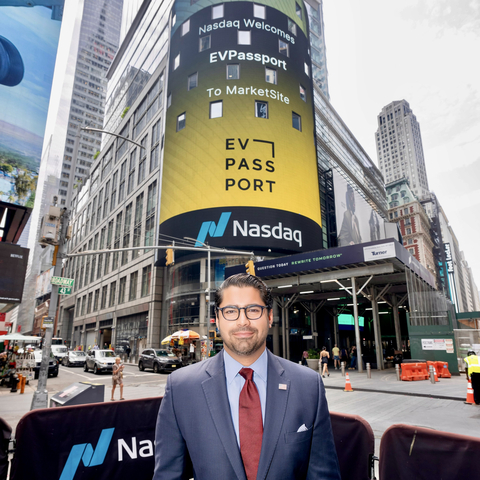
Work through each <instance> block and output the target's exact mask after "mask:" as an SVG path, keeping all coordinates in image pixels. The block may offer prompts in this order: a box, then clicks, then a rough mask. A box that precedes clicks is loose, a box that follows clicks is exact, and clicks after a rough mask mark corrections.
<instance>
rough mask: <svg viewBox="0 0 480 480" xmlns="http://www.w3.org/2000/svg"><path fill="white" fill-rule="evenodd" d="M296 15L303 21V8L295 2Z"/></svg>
mask: <svg viewBox="0 0 480 480" xmlns="http://www.w3.org/2000/svg"><path fill="white" fill-rule="evenodd" d="M295 13H296V14H297V16H298V18H299V19H300V20H301V19H302V7H301V6H300V5H299V4H298V3H297V2H295Z"/></svg>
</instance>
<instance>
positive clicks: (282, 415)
mask: <svg viewBox="0 0 480 480" xmlns="http://www.w3.org/2000/svg"><path fill="white" fill-rule="evenodd" d="M267 353H268V379H267V399H266V411H265V421H264V432H263V443H262V452H261V456H260V463H259V466H258V474H257V480H266V479H268V480H279V479H292V480H293V479H295V480H300V479H308V480H313V479H322V480H340V473H339V469H338V460H337V454H336V450H335V445H334V441H333V435H332V427H331V424H330V415H329V413H328V407H327V401H326V399H325V389H324V387H323V383H322V380H321V378H320V375H319V374H318V373H316V372H314V371H313V370H310V369H309V368H307V367H304V366H301V365H297V364H295V363H292V362H290V361H289V360H285V359H283V358H280V357H276V356H275V355H273V354H272V353H270V352H269V351H268V350H267ZM280 385H286V389H284V388H285V387H282V388H279V386H280ZM302 425H305V426H306V427H307V430H306V431H302V432H298V431H297V430H298V429H299V428H300V427H301V426H302ZM155 436H156V447H155V474H154V480H163V479H164V480H175V479H188V478H191V477H192V476H194V477H195V479H199V480H211V479H221V480H235V479H238V480H246V476H245V470H244V468H243V463H242V457H241V454H240V449H239V447H238V444H237V439H236V436H235V430H234V427H233V422H232V417H231V413H230V406H229V403H228V395H227V386H226V380H225V370H224V363H223V352H220V353H219V354H217V355H216V356H215V357H213V358H211V359H209V360H206V361H203V362H200V363H196V364H194V365H192V366H190V367H186V368H182V369H181V370H178V371H177V372H174V373H172V374H171V375H170V376H169V377H168V380H167V386H166V389H165V396H164V397H163V401H162V403H161V406H160V411H159V414H158V420H157V429H156V435H155ZM190 461H191V465H193V474H192V472H191V469H190V468H188V467H189V464H190Z"/></svg>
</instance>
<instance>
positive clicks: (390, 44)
mask: <svg viewBox="0 0 480 480" xmlns="http://www.w3.org/2000/svg"><path fill="white" fill-rule="evenodd" d="M323 5H324V7H323V8H324V12H323V13H324V22H325V37H326V39H325V41H326V45H327V67H328V83H329V90H330V101H331V103H332V105H333V107H334V108H335V110H337V112H338V113H339V114H340V116H341V117H342V119H343V120H344V122H345V123H346V124H347V126H348V127H349V129H350V130H351V131H352V133H353V134H354V135H355V136H356V138H357V140H358V141H359V142H360V144H361V145H362V146H363V148H364V149H365V150H366V152H367V153H368V154H369V156H370V158H371V159H372V160H373V161H374V162H375V163H376V164H377V165H378V161H377V154H376V150H375V138H374V135H375V131H376V129H377V115H378V114H379V113H380V111H381V109H382V107H384V106H385V105H387V104H389V103H391V102H392V101H394V100H402V99H405V100H406V101H407V102H409V104H410V107H411V108H412V110H413V113H414V114H415V116H416V117H417V120H418V121H419V123H420V128H421V133H422V140H423V149H424V154H425V161H426V167H427V177H428V183H429V187H430V190H432V191H434V192H435V193H436V195H437V197H438V198H439V201H440V203H441V205H442V206H443V209H444V211H445V213H446V215H447V217H448V220H449V222H450V225H451V226H452V228H453V230H454V232H455V234H456V236H457V239H458V241H459V243H460V248H461V249H462V250H463V251H464V252H465V256H466V259H467V261H468V263H469V265H470V266H471V267H472V269H473V274H474V276H475V281H476V284H477V287H479V288H480V253H479V250H480V249H479V243H480V208H479V207H480V62H479V56H480V0H401V1H398V0H362V1H360V0H323Z"/></svg>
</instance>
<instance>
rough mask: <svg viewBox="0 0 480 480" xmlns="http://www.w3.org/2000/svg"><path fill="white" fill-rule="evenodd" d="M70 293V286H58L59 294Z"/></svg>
mask: <svg viewBox="0 0 480 480" xmlns="http://www.w3.org/2000/svg"><path fill="white" fill-rule="evenodd" d="M71 293H72V287H59V289H58V294H59V295H70V294H71Z"/></svg>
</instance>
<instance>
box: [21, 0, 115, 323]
mask: <svg viewBox="0 0 480 480" xmlns="http://www.w3.org/2000/svg"><path fill="white" fill-rule="evenodd" d="M122 7H123V0H104V1H102V2H94V1H93V0H80V1H78V2H70V3H68V4H67V5H66V6H65V9H64V15H63V22H62V30H61V32H60V41H59V44H60V45H61V48H59V53H58V55H57V60H56V64H55V73H54V81H53V86H52V96H51V99H50V104H49V109H48V117H47V125H46V129H45V137H44V145H43V151H42V159H41V164H40V172H39V175H38V184H37V192H36V202H35V207H34V211H33V213H32V221H31V227H30V232H29V241H28V246H29V248H30V249H31V251H30V259H29V267H28V270H27V277H26V281H25V290H24V291H25V294H24V299H23V302H22V304H21V305H20V307H19V310H18V312H17V313H16V315H15V318H14V321H15V320H16V322H17V325H21V331H22V332H29V331H32V327H33V323H34V315H35V313H34V309H35V310H38V308H37V307H40V306H41V305H42V302H43V303H45V302H46V301H47V300H48V297H49V292H43V294H42V295H41V296H40V297H37V295H36V294H35V293H34V292H35V290H36V288H35V285H36V283H37V277H38V276H39V275H41V274H42V273H43V272H44V271H45V270H48V269H49V268H50V267H51V248H47V249H45V250H43V251H42V250H40V247H39V245H38V225H39V223H40V222H39V219H40V218H41V217H42V215H44V214H45V212H46V211H47V209H48V207H49V206H50V205H51V204H52V202H53V198H54V197H55V196H57V197H58V205H59V206H62V207H67V206H68V205H67V195H68V190H69V188H71V187H74V186H75V185H79V184H80V183H83V182H84V180H85V178H86V177H87V176H88V174H89V169H90V165H91V162H92V161H93V158H94V156H95V154H96V152H97V151H99V150H100V141H101V138H100V137H101V135H100V134H98V133H93V132H92V133H91V132H85V131H82V130H81V127H84V126H90V127H94V128H102V126H103V116H104V105H105V101H106V80H105V78H106V72H107V70H108V68H109V66H110V64H111V62H112V60H113V58H114V56H115V53H116V50H117V48H118V43H119V37H120V26H121V25H120V24H121V16H122Z"/></svg>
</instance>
